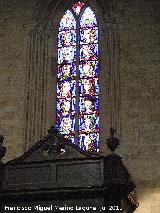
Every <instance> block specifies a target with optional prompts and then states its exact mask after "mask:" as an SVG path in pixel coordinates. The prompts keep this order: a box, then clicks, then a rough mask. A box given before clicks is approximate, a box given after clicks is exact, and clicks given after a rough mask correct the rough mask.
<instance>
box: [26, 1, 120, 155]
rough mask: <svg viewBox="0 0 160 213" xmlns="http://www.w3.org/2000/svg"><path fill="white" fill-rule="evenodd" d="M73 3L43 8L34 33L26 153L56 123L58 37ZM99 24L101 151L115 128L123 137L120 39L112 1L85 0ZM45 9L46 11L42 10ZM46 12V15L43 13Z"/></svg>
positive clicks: (53, 3) (30, 46)
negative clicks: (65, 16)
mask: <svg viewBox="0 0 160 213" xmlns="http://www.w3.org/2000/svg"><path fill="white" fill-rule="evenodd" d="M73 2H74V1H73V0H70V1H67V2H65V4H64V1H62V0H57V1H55V0H54V1H47V3H46V7H45V8H44V3H43V4H42V5H40V9H39V16H38V23H40V24H39V26H38V25H37V28H36V29H35V30H34V31H33V32H31V33H30V35H29V39H28V41H29V43H28V65H27V76H26V79H27V80H26V107H25V109H26V128H25V141H26V149H28V148H29V147H30V146H32V145H33V143H35V141H36V140H38V139H39V138H41V137H42V136H44V134H45V133H46V131H47V129H48V128H49V126H50V125H53V124H54V122H55V119H56V69H57V35H58V27H59V22H60V20H61V18H62V16H63V15H64V11H65V10H66V9H68V8H69V7H70V6H71V5H72V4H73ZM83 2H84V3H86V4H87V5H88V6H90V7H91V8H92V10H93V11H94V12H95V14H96V16H97V20H98V22H99V54H100V57H99V59H100V141H101V145H100V151H101V152H102V153H107V148H106V145H105V141H106V137H107V136H108V134H109V129H110V127H111V126H113V127H114V128H115V129H116V133H117V135H118V137H119V136H120V121H119V105H120V104H119V100H120V81H119V69H118V66H119V53H118V51H119V36H118V26H117V21H116V19H114V18H113V17H111V14H112V1H107V3H106V1H102V0H101V1H99V0H94V1H91V0H85V1H83ZM42 7H43V8H42ZM42 11H43V13H42Z"/></svg>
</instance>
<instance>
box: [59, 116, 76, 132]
mask: <svg viewBox="0 0 160 213" xmlns="http://www.w3.org/2000/svg"><path fill="white" fill-rule="evenodd" d="M57 126H58V127H59V131H60V133H61V134H64V135H71V136H74V134H75V117H74V116H68V117H60V119H57Z"/></svg>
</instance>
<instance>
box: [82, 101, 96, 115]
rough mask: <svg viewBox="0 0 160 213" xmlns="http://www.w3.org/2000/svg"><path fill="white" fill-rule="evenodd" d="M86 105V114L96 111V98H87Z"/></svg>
mask: <svg viewBox="0 0 160 213" xmlns="http://www.w3.org/2000/svg"><path fill="white" fill-rule="evenodd" d="M84 106H85V111H84V112H85V113H86V114H92V113H94V112H95V107H94V99H92V98H85V101H84Z"/></svg>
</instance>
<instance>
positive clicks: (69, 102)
mask: <svg viewBox="0 0 160 213" xmlns="http://www.w3.org/2000/svg"><path fill="white" fill-rule="evenodd" d="M75 101H76V100H75V98H72V99H69V98H68V99H64V98H61V99H58V100H57V114H58V117H61V116H68V115H69V114H70V115H74V114H75V107H76V105H75Z"/></svg>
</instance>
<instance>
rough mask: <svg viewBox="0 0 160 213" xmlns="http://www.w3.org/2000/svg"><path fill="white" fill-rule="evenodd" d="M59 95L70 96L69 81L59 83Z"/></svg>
mask: <svg viewBox="0 0 160 213" xmlns="http://www.w3.org/2000/svg"><path fill="white" fill-rule="evenodd" d="M60 97H66V98H69V97H71V83H70V82H69V81H65V82H63V83H61V84H60Z"/></svg>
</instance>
